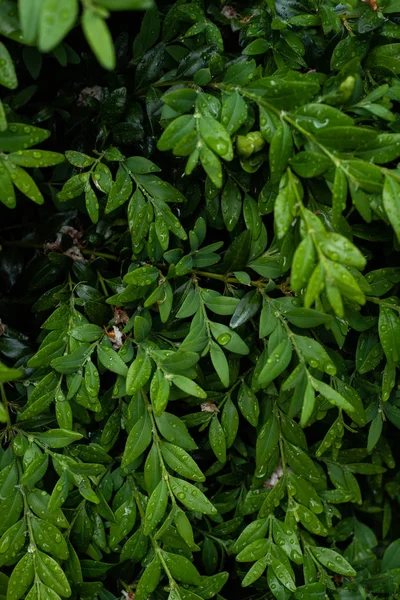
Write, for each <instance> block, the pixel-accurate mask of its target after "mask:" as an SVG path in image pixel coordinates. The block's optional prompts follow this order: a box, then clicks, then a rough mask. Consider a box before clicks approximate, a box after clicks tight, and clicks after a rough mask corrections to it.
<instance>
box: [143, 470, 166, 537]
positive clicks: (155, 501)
mask: <svg viewBox="0 0 400 600" xmlns="http://www.w3.org/2000/svg"><path fill="white" fill-rule="evenodd" d="M167 504H168V487H167V484H166V481H165V479H164V478H163V477H162V478H161V481H160V483H159V484H158V485H157V487H156V488H155V489H154V490H153V492H152V494H151V496H150V498H149V501H148V503H147V506H146V514H145V518H144V527H143V532H144V534H145V535H149V534H150V533H152V532H153V531H154V529H155V528H156V527H157V525H158V524H159V522H160V521H161V519H162V518H163V516H164V514H165V511H166V509H167Z"/></svg>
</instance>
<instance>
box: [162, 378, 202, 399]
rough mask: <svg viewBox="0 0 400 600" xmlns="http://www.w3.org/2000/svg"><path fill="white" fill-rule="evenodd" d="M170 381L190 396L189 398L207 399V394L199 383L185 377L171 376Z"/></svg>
mask: <svg viewBox="0 0 400 600" xmlns="http://www.w3.org/2000/svg"><path fill="white" fill-rule="evenodd" d="M170 379H171V380H172V382H173V383H174V384H175V385H176V387H178V388H179V389H180V390H182V391H183V392H185V393H186V394H188V395H189V396H195V397H196V398H207V393H206V392H205V391H204V390H203V389H202V388H201V387H200V386H199V385H197V383H195V382H194V381H192V380H191V379H189V378H188V377H184V376H183V375H171V376H170Z"/></svg>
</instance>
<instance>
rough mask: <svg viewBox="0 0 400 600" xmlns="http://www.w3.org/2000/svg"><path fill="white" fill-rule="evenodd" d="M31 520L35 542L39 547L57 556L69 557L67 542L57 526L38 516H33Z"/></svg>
mask: <svg viewBox="0 0 400 600" xmlns="http://www.w3.org/2000/svg"><path fill="white" fill-rule="evenodd" d="M30 522H31V527H32V532H33V536H34V538H35V542H36V543H37V545H38V546H39V548H41V549H42V550H44V551H45V552H47V553H48V554H52V555H53V556H55V557H56V558H60V559H66V558H68V556H69V552H68V547H67V543H66V541H65V539H64V537H63V536H62V534H61V532H60V531H59V529H57V527H55V526H54V525H53V524H52V523H49V522H48V521H44V520H42V519H38V518H37V517H32V518H31V519H30Z"/></svg>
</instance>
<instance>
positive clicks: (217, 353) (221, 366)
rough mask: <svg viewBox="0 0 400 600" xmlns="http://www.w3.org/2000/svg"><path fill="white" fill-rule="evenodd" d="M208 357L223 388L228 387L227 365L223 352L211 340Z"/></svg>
mask: <svg viewBox="0 0 400 600" xmlns="http://www.w3.org/2000/svg"><path fill="white" fill-rule="evenodd" d="M210 357H211V362H212V364H213V367H214V369H215V370H216V372H217V374H218V377H219V378H220V380H221V383H222V385H223V386H225V387H228V386H229V363H228V360H227V358H226V356H225V354H224V351H223V350H222V349H221V348H220V346H218V344H216V343H215V342H213V341H212V340H211V342H210Z"/></svg>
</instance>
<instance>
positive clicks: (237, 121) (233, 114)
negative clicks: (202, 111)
mask: <svg viewBox="0 0 400 600" xmlns="http://www.w3.org/2000/svg"><path fill="white" fill-rule="evenodd" d="M246 119H247V104H246V102H245V101H244V100H243V98H242V96H241V95H240V94H239V92H238V91H235V92H233V94H231V95H230V96H228V97H227V98H226V100H225V101H224V103H223V104H222V109H221V122H222V124H223V125H224V127H225V129H226V130H227V132H228V133H229V135H232V134H234V133H236V131H237V130H238V129H240V127H241V126H242V125H243V123H245V122H246Z"/></svg>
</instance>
